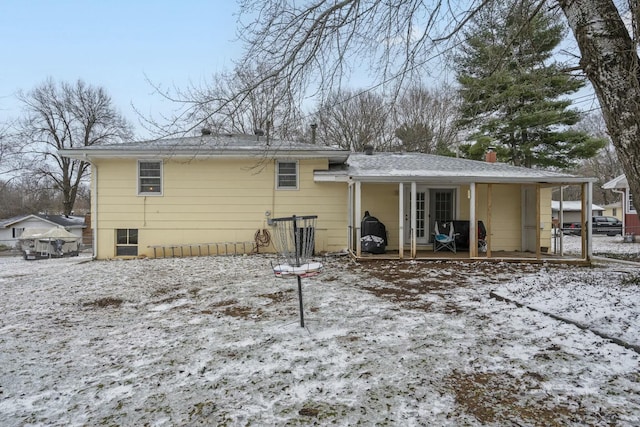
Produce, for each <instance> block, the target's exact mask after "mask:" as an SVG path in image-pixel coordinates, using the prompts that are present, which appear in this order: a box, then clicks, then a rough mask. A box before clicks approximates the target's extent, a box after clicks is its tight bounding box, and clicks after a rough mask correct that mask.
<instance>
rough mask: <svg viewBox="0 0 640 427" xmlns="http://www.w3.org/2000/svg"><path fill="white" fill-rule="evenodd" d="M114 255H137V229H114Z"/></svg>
mask: <svg viewBox="0 0 640 427" xmlns="http://www.w3.org/2000/svg"><path fill="white" fill-rule="evenodd" d="M116 256H138V229H136V228H118V229H117V230H116Z"/></svg>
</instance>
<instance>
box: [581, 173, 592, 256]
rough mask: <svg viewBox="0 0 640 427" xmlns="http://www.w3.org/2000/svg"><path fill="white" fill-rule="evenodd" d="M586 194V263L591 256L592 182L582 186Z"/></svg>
mask: <svg viewBox="0 0 640 427" xmlns="http://www.w3.org/2000/svg"><path fill="white" fill-rule="evenodd" d="M582 188H584V189H585V190H586V192H587V213H586V215H587V220H588V222H589V227H587V251H586V252H587V256H586V258H587V261H591V258H592V256H593V252H592V249H593V245H592V242H593V230H592V228H593V224H591V220H592V219H593V212H592V210H591V208H592V207H593V198H592V197H593V183H592V182H587V183H585V184H584V185H583V187H582Z"/></svg>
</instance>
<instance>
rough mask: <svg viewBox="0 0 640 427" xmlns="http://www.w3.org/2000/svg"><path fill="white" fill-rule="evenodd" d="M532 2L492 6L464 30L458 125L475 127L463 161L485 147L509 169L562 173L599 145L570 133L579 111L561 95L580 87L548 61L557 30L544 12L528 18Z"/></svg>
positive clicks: (559, 29) (557, 38) (576, 80)
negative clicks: (558, 170) (511, 166)
mask: <svg viewBox="0 0 640 427" xmlns="http://www.w3.org/2000/svg"><path fill="white" fill-rule="evenodd" d="M537 3H539V2H535V4H534V2H533V1H531V0H511V1H509V2H506V3H502V2H496V3H495V4H494V7H493V8H490V9H487V10H485V11H484V12H483V13H482V14H481V15H479V16H478V18H477V19H476V20H475V22H474V24H473V25H472V26H471V28H470V29H469V30H468V31H466V32H465V39H466V42H465V44H464V45H463V47H462V48H461V52H460V54H459V55H458V56H457V58H456V68H457V78H458V82H459V83H460V95H461V97H462V112H461V114H462V120H461V124H462V125H464V126H467V127H472V128H474V129H476V130H477V133H476V134H475V135H474V139H475V140H476V143H475V144H473V145H471V146H467V147H463V149H462V151H463V152H464V153H466V155H467V156H469V157H471V158H481V156H482V155H483V153H484V151H485V150H486V148H487V147H488V146H493V147H495V148H496V151H497V154H498V158H499V159H500V160H501V161H507V162H509V163H512V164H514V165H517V166H526V167H533V166H542V167H560V168H565V167H568V166H571V165H573V164H575V163H576V162H577V161H578V160H580V159H585V158H590V157H592V156H594V155H595V154H596V153H597V151H598V150H599V149H600V148H602V147H603V146H604V144H605V141H604V140H602V139H599V138H594V137H591V136H589V135H588V134H587V133H585V132H581V131H577V130H573V129H571V128H570V126H572V125H574V124H576V123H577V122H578V121H579V120H580V118H581V114H580V113H579V112H578V111H576V110H572V109H569V107H570V105H571V101H570V100H568V99H566V98H564V99H562V97H563V96H566V95H568V94H571V93H575V92H576V91H577V90H579V89H580V88H581V87H582V86H583V85H584V82H583V80H581V79H579V78H577V77H575V76H572V75H571V74H569V73H566V72H564V71H563V70H562V67H561V65H560V64H558V63H556V62H553V61H552V55H553V50H554V49H555V48H556V47H557V46H558V44H559V43H560V42H561V41H562V38H563V36H564V27H563V25H562V23H561V21H560V20H559V18H558V17H557V16H555V15H553V14H551V13H550V12H547V11H541V12H540V13H538V14H534V13H532V12H533V10H532V9H533V8H534V7H536V5H537Z"/></svg>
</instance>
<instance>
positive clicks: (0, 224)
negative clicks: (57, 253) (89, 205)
mask: <svg viewBox="0 0 640 427" xmlns="http://www.w3.org/2000/svg"><path fill="white" fill-rule="evenodd" d="M29 219H39V220H41V221H43V222H45V223H48V224H51V226H52V227H53V226H60V227H64V228H84V227H85V223H84V217H83V216H72V215H49V214H28V215H18V216H14V217H11V218H7V219H3V220H0V228H7V227H10V226H12V225H15V224H19V223H21V222H24V221H26V220H29Z"/></svg>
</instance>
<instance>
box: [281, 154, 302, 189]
mask: <svg viewBox="0 0 640 427" xmlns="http://www.w3.org/2000/svg"><path fill="white" fill-rule="evenodd" d="M276 188H277V189H278V190H297V189H298V162H295V161H294V162H291V161H289V162H284V161H283V162H281V161H278V162H277V163H276Z"/></svg>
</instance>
